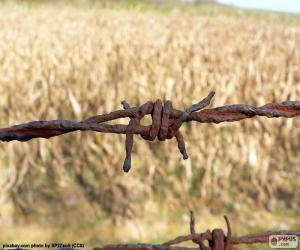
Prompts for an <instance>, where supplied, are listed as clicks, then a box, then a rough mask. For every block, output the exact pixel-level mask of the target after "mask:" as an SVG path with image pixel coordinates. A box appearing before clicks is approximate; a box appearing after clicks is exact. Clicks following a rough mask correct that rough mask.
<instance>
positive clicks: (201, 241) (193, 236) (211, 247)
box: [93, 211, 300, 250]
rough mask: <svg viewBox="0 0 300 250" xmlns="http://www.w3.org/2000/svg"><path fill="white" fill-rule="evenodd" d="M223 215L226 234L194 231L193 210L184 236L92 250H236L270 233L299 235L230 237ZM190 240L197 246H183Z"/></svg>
mask: <svg viewBox="0 0 300 250" xmlns="http://www.w3.org/2000/svg"><path fill="white" fill-rule="evenodd" d="M224 217H225V221H226V225H227V235H225V234H224V231H223V230H222V229H220V228H216V229H213V230H212V231H210V230H207V231H206V232H204V233H196V232H195V217H194V214H193V212H192V211H191V213H190V232H191V233H190V234H189V235H185V236H179V237H177V238H176V239H174V240H170V241H168V242H165V243H163V244H159V245H153V244H142V243H138V244H115V245H106V246H103V247H98V248H94V249H93V250H121V249H122V250H150V249H152V250H196V249H198V250H199V249H200V250H238V249H237V248H236V247H235V245H242V244H258V243H260V244H266V243H268V242H269V237H270V236H271V235H295V236H298V237H299V236H300V231H289V230H283V231H275V232H263V233H257V234H249V235H246V236H242V237H232V236H231V234H232V231H231V226H230V222H229V219H228V217H227V216H224ZM187 241H192V242H193V243H195V244H197V245H198V247H196V248H195V247H194V248H193V247H184V246H182V245H180V246H178V245H179V244H182V243H183V242H187Z"/></svg>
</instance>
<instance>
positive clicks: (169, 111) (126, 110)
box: [0, 91, 300, 172]
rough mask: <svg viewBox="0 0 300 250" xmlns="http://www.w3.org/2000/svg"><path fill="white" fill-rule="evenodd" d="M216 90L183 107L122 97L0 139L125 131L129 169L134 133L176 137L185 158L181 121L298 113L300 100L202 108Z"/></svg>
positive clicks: (5, 132) (14, 129) (8, 131)
mask: <svg viewBox="0 0 300 250" xmlns="http://www.w3.org/2000/svg"><path fill="white" fill-rule="evenodd" d="M214 95H215V92H214V91H212V92H210V93H209V95H208V96H207V97H206V98H204V99H203V100H201V101H200V102H198V103H196V104H193V105H191V107H189V108H187V109H186V110H185V111H181V110H177V109H174V108H173V107H172V102H171V101H169V100H166V101H164V102H162V101H161V100H160V99H158V100H156V101H155V102H152V101H148V102H146V103H144V104H143V105H141V106H139V107H130V105H129V104H128V103H127V102H126V101H123V102H122V105H123V110H117V111H113V112H110V113H108V114H102V115H96V116H92V117H90V118H88V119H86V120H83V121H79V122H78V121H72V120H49V121H32V122H28V123H24V124H20V125H15V126H11V127H8V128H1V129H0V140H1V141H12V140H17V141H28V140H31V139H33V138H47V139H48V138H51V137H54V136H59V135H62V134H65V133H70V132H73V131H77V130H80V131H95V132H102V133H116V134H126V158H125V161H124V164H123V170H124V171H125V172H128V171H129V170H130V167H131V151H132V147H133V135H134V134H137V135H140V136H141V137H142V138H143V139H145V140H149V141H153V140H154V139H155V138H158V140H160V141H164V140H166V139H171V138H173V137H175V138H176V140H177V144H178V149H179V151H180V153H181V154H182V156H183V159H187V158H188V154H187V152H186V148H185V143H184V139H183V136H182V134H181V132H180V131H179V129H180V127H181V125H182V124H183V123H185V122H190V121H197V122H200V123H221V122H233V121H239V120H243V119H246V118H252V117H254V116H266V117H268V118H276V117H285V118H291V117H296V116H300V101H286V102H281V103H268V104H266V105H264V106H261V107H255V106H252V105H246V104H234V105H227V106H223V107H217V108H211V109H204V108H205V107H207V106H208V105H209V104H210V102H211V100H212V98H213V97H214ZM145 115H151V117H152V124H151V125H149V126H143V125H141V123H140V121H141V119H142V118H143V117H144V116H145ZM124 117H129V118H130V122H129V124H128V125H123V124H114V125H111V124H107V123H105V122H108V121H112V120H115V119H118V118H124Z"/></svg>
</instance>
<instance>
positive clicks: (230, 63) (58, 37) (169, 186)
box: [0, 4, 300, 246]
mask: <svg viewBox="0 0 300 250" xmlns="http://www.w3.org/2000/svg"><path fill="white" fill-rule="evenodd" d="M177 14H178V13H177ZM177 14H176V12H175V14H174V13H173V14H171V15H165V16H163V15H156V14H154V13H143V14H142V13H139V12H136V11H126V10H118V11H116V10H107V9H105V10H103V9H100V8H82V9H81V8H76V7H74V6H73V7H63V8H62V7H61V8H56V7H49V6H48V7H43V6H39V7H38V8H34V9H30V8H27V7H24V6H23V5H8V4H6V5H1V7H0V76H1V77H0V121H1V127H5V126H9V125H13V124H17V123H23V122H26V121H30V120H42V119H48V120H50V119H74V120H81V119H84V118H86V117H89V116H91V115H95V114H102V113H106V112H110V111H112V110H116V109H120V108H121V104H120V102H121V101H122V100H127V101H128V102H129V103H130V105H139V104H142V103H144V102H145V101H148V100H155V99H157V98H162V99H171V100H172V101H173V106H174V107H176V108H179V109H184V108H186V107H188V106H189V105H191V104H192V103H194V102H196V101H198V100H199V99H201V98H203V97H204V96H206V95H207V93H208V92H209V91H210V90H215V91H216V96H215V99H214V101H213V103H212V106H215V107H216V106H222V105H226V104H234V103H247V104H253V105H258V106H259V105H263V104H265V103H268V102H273V101H278V102H279V101H285V100H288V99H289V100H300V70H299V69H300V25H299V24H297V23H293V24H289V23H288V22H282V23H281V22H279V21H275V22H272V20H271V19H266V20H264V19H261V18H260V19H258V20H255V19H254V18H253V17H251V16H248V15H245V16H243V17H235V16H232V15H228V16H224V15H222V14H218V15H214V16H213V17H212V16H210V17H208V16H193V17H189V16H188V15H183V16H180V15H177ZM119 122H122V123H124V124H125V123H128V120H126V119H120V120H119ZM150 122H151V121H150V120H148V121H145V123H150ZM181 131H182V132H183V135H184V137H185V141H186V146H187V150H188V153H189V156H190V159H188V160H186V161H183V160H182V159H181V155H180V154H179V152H178V149H177V145H176V142H175V140H172V141H166V142H158V141H154V142H147V141H144V140H142V139H139V138H138V137H136V139H135V144H134V148H133V155H132V157H133V161H132V170H131V171H130V173H129V174H124V173H123V171H122V163H123V160H124V157H125V146H124V144H125V137H124V136H122V135H112V134H97V133H94V132H85V133H83V132H75V133H71V134H67V135H64V136H60V137H57V138H53V139H50V140H45V139H38V140H32V141H29V142H26V143H20V142H10V143H1V144H0V162H1V165H0V167H1V169H0V173H1V178H0V182H1V193H0V198H1V209H0V213H1V214H0V215H1V218H0V219H1V223H3V225H5V227H6V230H3V229H4V227H1V235H4V237H6V238H4V239H8V240H9V239H10V240H12V239H15V237H17V236H14V233H13V232H17V231H15V230H18V232H19V231H20V230H21V228H22V225H23V227H24V230H23V231H22V230H21V233H19V236H18V237H19V238H20V239H23V240H25V241H26V240H32V241H34V240H38V239H39V241H42V240H46V241H47V240H48V241H54V240H56V241H57V240H60V241H68V240H69V241H70V240H76V241H81V242H85V243H89V244H92V245H93V246H95V244H100V243H102V242H112V241H132V240H144V241H146V240H150V241H152V240H154V239H157V240H158V241H159V240H160V239H161V238H162V236H161V235H163V237H164V239H169V237H171V236H176V235H178V234H179V233H187V229H188V224H187V223H188V222H187V219H186V217H185V216H184V214H185V213H186V214H188V210H189V209H190V208H192V209H194V210H195V213H196V214H197V218H198V219H199V220H200V221H201V222H198V223H197V224H199V225H200V224H201V228H200V227H199V230H200V229H201V230H202V229H203V230H204V229H207V227H208V226H209V227H214V226H216V227H218V226H224V224H223V221H222V217H221V215H222V214H223V213H227V214H228V215H229V217H230V216H232V217H233V216H234V215H238V216H237V217H236V218H235V219H234V222H233V225H234V228H235V229H236V232H239V233H247V232H249V231H251V230H252V229H251V228H256V229H257V227H258V228H263V229H286V228H291V229H292V228H295V227H297V225H298V227H299V224H300V216H299V212H300V211H299V207H300V182H299V180H300V158H299V150H300V119H299V118H295V119H281V118H280V119H268V118H254V119H249V120H245V121H241V122H234V123H223V124H219V125H215V124H196V123H190V124H186V125H184V126H183V127H182V129H181ZM270 213H272V214H274V215H276V216H275V217H276V218H273V217H270V215H269V214H270ZM28 225H32V226H30V229H32V232H34V233H32V236H30V237H31V238H30V237H29V236H28V235H29V231H30V230H29V229H28V228H29V226H28ZM113 225H114V226H113ZM183 225H184V226H183ZM169 226H171V227H169ZM9 228H11V229H9ZM51 228H52V229H51ZM57 228H60V231H59V230H58V229H57ZM49 230H50V231H51V232H52V233H50V231H49ZM255 231H259V230H258V229H257V230H255ZM25 232H26V233H25ZM41 232H45V233H44V234H41ZM43 235H44V236H43Z"/></svg>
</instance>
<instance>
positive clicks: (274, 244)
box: [269, 234, 299, 249]
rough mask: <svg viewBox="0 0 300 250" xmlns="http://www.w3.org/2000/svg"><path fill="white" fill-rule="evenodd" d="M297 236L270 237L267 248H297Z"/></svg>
mask: <svg viewBox="0 0 300 250" xmlns="http://www.w3.org/2000/svg"><path fill="white" fill-rule="evenodd" d="M298 243H299V242H298V237H297V235H285V234H282V235H270V236H269V247H270V248H284V249H287V248H297V247H298Z"/></svg>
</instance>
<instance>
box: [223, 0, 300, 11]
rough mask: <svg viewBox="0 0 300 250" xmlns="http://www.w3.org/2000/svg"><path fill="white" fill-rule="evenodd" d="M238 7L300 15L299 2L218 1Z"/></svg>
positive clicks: (287, 0) (283, 0) (299, 0)
mask: <svg viewBox="0 0 300 250" xmlns="http://www.w3.org/2000/svg"><path fill="white" fill-rule="evenodd" d="M219 2H220V3H226V4H232V5H235V6H238V7H243V8H251V9H262V10H273V11H282V12H291V13H300V0H219Z"/></svg>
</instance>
